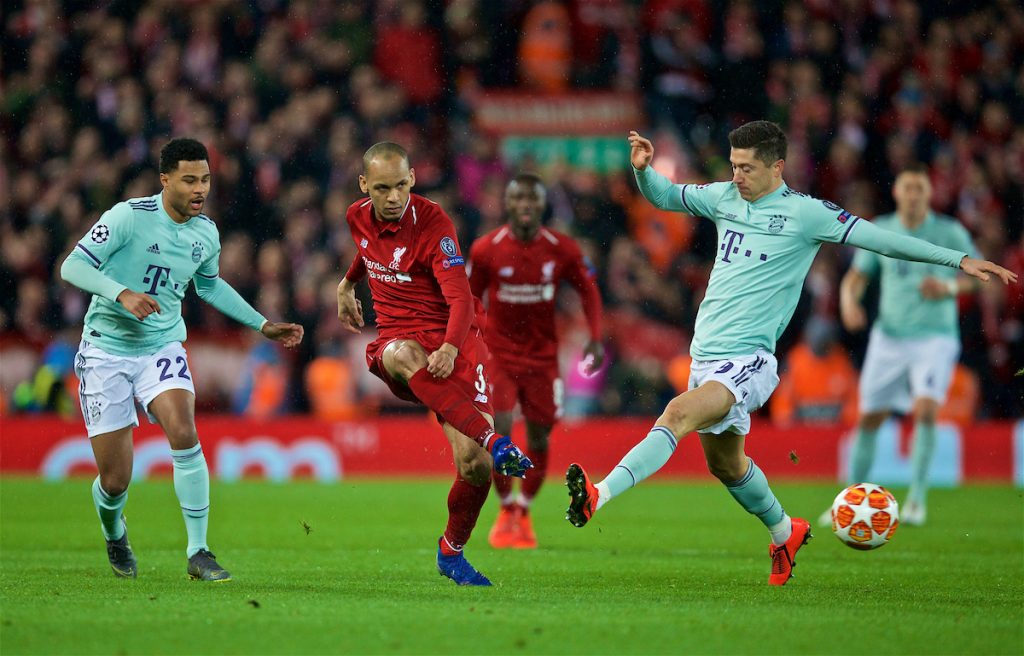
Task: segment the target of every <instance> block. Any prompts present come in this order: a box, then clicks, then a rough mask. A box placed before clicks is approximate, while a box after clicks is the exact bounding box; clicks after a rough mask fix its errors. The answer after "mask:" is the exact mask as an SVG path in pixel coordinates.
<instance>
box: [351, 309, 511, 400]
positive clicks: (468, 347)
mask: <svg viewBox="0 0 1024 656" xmlns="http://www.w3.org/2000/svg"><path fill="white" fill-rule="evenodd" d="M444 333H445V331H443V330H426V331H419V332H410V333H407V334H405V335H402V336H401V337H394V336H392V337H379V338H377V339H376V340H375V341H373V342H371V343H370V344H369V345H368V346H367V347H366V366H367V367H369V369H370V373H372V374H373V375H374V376H376V377H377V378H380V379H381V380H383V381H384V382H385V383H387V386H388V387H389V388H390V389H391V393H392V394H394V395H395V396H397V397H398V398H400V399H402V400H403V401H409V402H411V403H420V404H421V405H422V402H421V401H420V400H419V399H418V398H416V395H415V394H413V393H412V390H411V389H409V388H408V386H406V384H405V383H403V382H401V381H398V380H395V379H394V378H392V377H391V375H390V374H389V373H388V372H387V369H385V368H384V349H386V348H387V347H388V345H389V344H391V343H392V342H396V341H398V340H400V339H411V340H413V341H414V342H418V343H419V345H420V346H422V347H423V350H424V351H426V352H427V355H430V354H431V353H433V352H434V351H436V350H437V349H439V348H440V347H441V344H444ZM487 362H488V354H487V345H486V344H485V343H484V339H483V336H482V335H481V334H480V331H479V330H477V329H476V328H470V329H469V334H467V335H466V340H465V341H464V342H463V343H462V348H461V349H459V355H458V357H456V358H455V369H454V370H452V373H451V375H450V376H448V378H447V380H450V381H452V382H453V383H454V384H456V385H458V386H459V387H461V388H462V389H463V390H464V391H465V392H466V394H468V395H469V398H471V399H473V405H475V406H476V408H477V409H478V410H479V411H480V412H486V413H487V414H488V415H490V416H492V417H493V416H494V408H492V407H491V401H490V380H489V378H490V377H489V373H490V372H489V371H488V370H486V364H487Z"/></svg>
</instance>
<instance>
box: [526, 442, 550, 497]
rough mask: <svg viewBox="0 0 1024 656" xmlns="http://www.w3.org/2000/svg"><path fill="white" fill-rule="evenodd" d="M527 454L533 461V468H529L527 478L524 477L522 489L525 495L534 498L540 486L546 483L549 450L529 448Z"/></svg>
mask: <svg viewBox="0 0 1024 656" xmlns="http://www.w3.org/2000/svg"><path fill="white" fill-rule="evenodd" d="M526 456H527V457H528V458H529V459H530V460H532V461H533V469H529V470H527V472H526V478H525V479H523V485H522V487H521V488H520V491H521V492H522V495H523V496H524V497H526V498H527V499H532V498H534V497H535V496H537V492H538V491H539V490H540V486H541V485H543V484H544V474H545V472H546V471H547V468H548V452H547V449H545V450H544V451H535V450H534V449H530V448H527V449H526Z"/></svg>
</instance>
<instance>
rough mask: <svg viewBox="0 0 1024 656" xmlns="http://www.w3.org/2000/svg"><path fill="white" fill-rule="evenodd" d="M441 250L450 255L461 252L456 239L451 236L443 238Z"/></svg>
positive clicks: (453, 255)
mask: <svg viewBox="0 0 1024 656" xmlns="http://www.w3.org/2000/svg"><path fill="white" fill-rule="evenodd" d="M441 252H442V253H444V254H445V255H447V256H448V257H455V255H456V254H457V253H458V252H459V249H458V246H456V245H455V240H454V239H452V238H451V237H445V238H443V239H442V240H441Z"/></svg>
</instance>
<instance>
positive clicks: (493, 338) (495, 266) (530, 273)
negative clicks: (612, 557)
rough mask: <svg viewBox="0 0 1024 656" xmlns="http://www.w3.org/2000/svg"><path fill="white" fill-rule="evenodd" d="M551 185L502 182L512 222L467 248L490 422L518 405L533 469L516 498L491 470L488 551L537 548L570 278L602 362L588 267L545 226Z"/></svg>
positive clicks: (592, 354)
mask: <svg viewBox="0 0 1024 656" xmlns="http://www.w3.org/2000/svg"><path fill="white" fill-rule="evenodd" d="M546 206H547V190H546V189H545V187H544V184H543V182H541V179H540V178H539V177H537V176H536V175H533V174H530V173H521V174H519V175H517V176H516V177H515V178H513V179H512V180H511V181H510V182H509V183H508V187H506V188H505V216H506V219H507V221H508V223H507V224H506V225H504V226H502V227H500V228H497V229H496V230H493V231H491V232H489V233H487V234H486V235H484V236H482V237H480V238H479V239H477V240H476V242H475V243H474V244H473V247H472V248H471V249H470V254H469V259H470V267H469V284H470V287H472V289H473V293H474V294H475V295H476V296H478V297H480V298H481V299H483V298H484V297H485V296H486V298H487V304H488V309H487V312H488V319H487V326H486V328H485V331H484V340H485V341H486V342H487V347H488V350H489V351H490V353H491V366H490V368H489V369H488V371H489V373H490V380H491V385H492V388H491V389H492V397H493V398H492V399H491V403H492V404H493V406H494V409H495V410H496V411H497V414H496V415H495V416H494V426H495V430H497V431H498V432H499V433H501V434H502V435H509V434H510V433H511V432H512V420H513V415H512V411H513V410H514V409H515V406H516V402H517V401H518V402H519V406H520V409H521V410H522V413H523V418H524V419H525V420H526V439H527V442H528V445H527V449H526V454H527V456H529V458H530V460H531V461H532V462H533V463H534V465H535V469H533V470H531V471H530V472H529V473H527V475H526V478H525V479H524V481H523V483H522V486H521V487H520V491H519V497H518V499H516V498H515V497H514V496H513V494H512V483H513V481H512V479H511V478H510V477H508V476H504V475H502V474H501V473H499V472H497V471H496V472H495V473H494V487H495V489H497V491H498V494H499V495H501V510H500V511H499V512H498V518H497V521H496V522H495V523H494V527H493V528H492V529H491V533H490V536H489V539H490V543H491V545H492V546H493V547H495V548H498V549H502V548H509V547H513V548H519V549H533V548H536V546H537V537H536V535H535V534H534V532H533V526H532V524H531V522H530V515H529V507H530V502H531V501H532V500H533V498H534V497H535V496H536V495H537V491H538V490H539V489H540V486H541V484H542V483H543V482H544V474H545V467H546V465H547V454H548V437H549V436H550V435H551V429H552V427H553V426H554V424H555V421H556V420H557V419H558V417H559V416H560V415H561V405H562V395H563V394H562V393H563V388H562V380H561V378H560V377H559V373H558V335H557V334H556V330H555V298H556V295H557V294H556V292H557V291H558V284H559V283H560V282H561V281H563V280H564V281H566V282H568V283H569V284H571V285H572V286H573V287H575V288H576V290H577V291H578V292H579V294H580V297H581V298H582V300H583V312H584V314H585V315H586V318H587V323H588V324H589V327H590V342H589V343H588V344H587V346H586V349H585V351H584V353H585V356H586V357H585V360H584V362H585V363H586V367H587V373H588V374H590V373H593V372H594V371H596V370H597V369H598V368H599V367H600V366H601V363H602V362H603V361H604V347H603V346H602V345H601V341H600V340H601V295H600V293H599V292H598V290H597V285H596V284H595V283H594V276H593V272H592V269H591V267H590V266H588V264H587V262H586V261H585V260H584V258H583V253H582V251H580V247H579V245H577V244H576V242H575V241H573V239H572V238H571V237H568V236H566V235H563V234H561V233H559V232H556V231H554V230H551V229H549V228H545V227H543V226H542V225H541V217H542V216H543V214H544V210H545V208H546Z"/></svg>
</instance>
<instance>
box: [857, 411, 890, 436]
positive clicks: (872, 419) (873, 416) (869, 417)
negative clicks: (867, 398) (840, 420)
mask: <svg viewBox="0 0 1024 656" xmlns="http://www.w3.org/2000/svg"><path fill="white" fill-rule="evenodd" d="M888 416H889V413H887V412H867V413H865V414H863V415H861V417H860V427H861V428H862V429H864V430H868V431H876V430H878V429H879V428H881V426H882V424H883V423H885V420H886V418H887V417H888Z"/></svg>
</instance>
